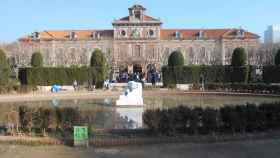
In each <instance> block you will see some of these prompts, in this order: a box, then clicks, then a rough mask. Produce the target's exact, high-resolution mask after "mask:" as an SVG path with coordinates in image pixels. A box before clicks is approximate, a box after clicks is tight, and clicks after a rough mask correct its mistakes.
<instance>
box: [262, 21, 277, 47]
mask: <svg viewBox="0 0 280 158" xmlns="http://www.w3.org/2000/svg"><path fill="white" fill-rule="evenodd" d="M264 43H265V44H275V43H280V25H270V26H268V27H267V30H266V31H265V32H264Z"/></svg>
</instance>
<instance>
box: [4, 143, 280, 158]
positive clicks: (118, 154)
mask: <svg viewBox="0 0 280 158" xmlns="http://www.w3.org/2000/svg"><path fill="white" fill-rule="evenodd" d="M279 149H280V139H279V140H278V139H277V140H258V141H240V142H225V143H211V144H210V143H209V144H192V143H185V144H158V145H146V146H130V147H114V148H94V147H89V148H87V149H85V148H73V147H66V146H39V147H33V146H15V145H0V157H1V158H78V157H79V158H109V157H114V158H130V157H133V158H144V157H145V158H188V157H191V158H237V157H238V158H279V155H280V150H279Z"/></svg>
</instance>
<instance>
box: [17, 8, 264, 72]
mask: <svg viewBox="0 0 280 158" xmlns="http://www.w3.org/2000/svg"><path fill="white" fill-rule="evenodd" d="M145 11H146V9H145V8H144V7H143V6H141V5H134V6H132V7H131V8H129V15H128V16H127V17H124V18H121V19H115V20H114V21H113V23H112V25H113V29H112V30H58V31H51V30H50V31H47V30H46V31H42V32H34V33H32V34H31V35H29V36H26V37H22V38H20V39H19V40H18V42H17V43H18V52H17V53H15V54H13V55H12V56H13V58H14V60H15V62H16V63H17V64H19V65H29V64H30V58H31V55H32V53H33V52H34V51H40V52H41V53H42V54H43V57H44V64H45V65H48V66H70V65H88V64H89V60H90V56H91V53H92V52H93V51H94V49H96V48H98V49H101V50H102V52H103V53H104V55H105V56H106V58H107V61H108V63H109V66H110V68H111V70H112V72H114V74H117V73H119V72H122V71H128V72H129V73H132V72H139V71H140V72H145V73H146V72H148V71H150V70H151V69H157V70H160V67H161V66H163V65H165V64H167V59H168V57H169V55H170V53H171V52H172V51H174V50H180V51H181V52H182V53H183V55H184V58H185V63H186V64H195V65H199V64H204V65H211V64H223V65H226V64H230V60H231V55H232V53H233V50H234V49H235V48H237V47H244V48H245V49H246V50H247V53H248V54H247V55H248V63H249V64H253V65H254V64H257V60H258V58H259V55H258V53H257V52H258V51H257V50H258V48H259V36H258V35H256V34H253V33H250V32H248V31H245V30H243V29H240V28H239V29H163V28H162V21H161V20H160V19H157V18H153V17H151V16H148V15H146V14H145Z"/></svg>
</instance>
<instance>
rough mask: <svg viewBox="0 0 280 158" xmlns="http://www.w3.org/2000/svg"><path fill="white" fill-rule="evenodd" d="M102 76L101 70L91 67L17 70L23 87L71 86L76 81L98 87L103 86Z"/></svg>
mask: <svg viewBox="0 0 280 158" xmlns="http://www.w3.org/2000/svg"><path fill="white" fill-rule="evenodd" d="M104 76H105V74H104V73H103V71H102V70H100V69H98V68H93V67H81V68H75V67H74V68H64V67H61V68H55V67H34V68H21V69H20V70H19V79H20V81H21V84H23V85H39V86H50V85H53V84H59V85H72V84H73V82H74V80H76V81H77V82H78V83H79V84H80V85H81V84H85V83H86V84H88V83H89V82H90V83H91V84H95V85H96V86H97V87H100V86H102V85H103V81H104V78H105V77H104Z"/></svg>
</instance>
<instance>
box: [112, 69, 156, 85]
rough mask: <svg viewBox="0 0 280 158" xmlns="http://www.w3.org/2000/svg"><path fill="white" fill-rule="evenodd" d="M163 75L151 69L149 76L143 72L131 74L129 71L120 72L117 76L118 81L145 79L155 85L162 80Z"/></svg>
mask: <svg viewBox="0 0 280 158" xmlns="http://www.w3.org/2000/svg"><path fill="white" fill-rule="evenodd" d="M160 80H161V76H160V73H159V72H157V71H150V72H148V73H147V76H146V75H145V73H143V72H135V73H132V74H129V73H128V72H122V73H120V74H119V76H118V78H117V82H121V83H126V82H128V81H137V82H139V81H143V82H149V83H152V84H153V85H155V84H156V83H157V82H160Z"/></svg>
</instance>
